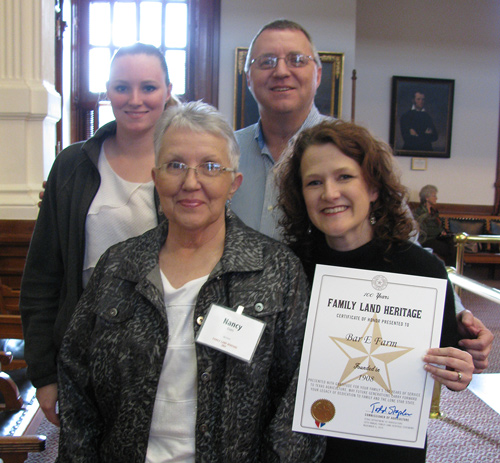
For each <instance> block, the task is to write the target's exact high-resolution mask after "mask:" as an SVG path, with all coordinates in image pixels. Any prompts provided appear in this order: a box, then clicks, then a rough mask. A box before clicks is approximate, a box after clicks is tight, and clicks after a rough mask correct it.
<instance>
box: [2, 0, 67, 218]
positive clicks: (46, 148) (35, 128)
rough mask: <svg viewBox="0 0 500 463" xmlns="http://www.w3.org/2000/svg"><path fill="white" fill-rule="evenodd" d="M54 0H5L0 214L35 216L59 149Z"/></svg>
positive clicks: (3, 18)
mask: <svg viewBox="0 0 500 463" xmlns="http://www.w3.org/2000/svg"><path fill="white" fill-rule="evenodd" d="M54 21H55V13H54V1H53V0H0V219H35V218H36V216H37V213H38V207H37V203H38V193H39V191H40V189H41V184H42V181H43V180H44V179H46V178H47V175H48V173H49V170H50V167H51V165H52V162H53V161H54V158H55V153H56V128H55V126H56V123H57V122H58V121H59V119H60V116H61V98H60V95H59V94H58V93H57V92H56V91H55V88H54V76H55V72H54V67H55V66H54V62H55V54H54V49H55V46H54V35H55V29H54Z"/></svg>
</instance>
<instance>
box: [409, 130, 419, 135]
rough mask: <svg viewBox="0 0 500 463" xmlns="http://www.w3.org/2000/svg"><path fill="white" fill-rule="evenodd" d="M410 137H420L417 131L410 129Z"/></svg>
mask: <svg viewBox="0 0 500 463" xmlns="http://www.w3.org/2000/svg"><path fill="white" fill-rule="evenodd" d="M410 135H411V136H412V137H418V133H417V131H416V130H415V129H410Z"/></svg>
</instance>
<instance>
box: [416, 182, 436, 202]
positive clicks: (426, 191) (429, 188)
mask: <svg viewBox="0 0 500 463" xmlns="http://www.w3.org/2000/svg"><path fill="white" fill-rule="evenodd" d="M437 192H438V189H437V188H436V187H435V186H434V185H425V186H424V187H422V189H421V190H420V193H419V194H418V195H419V197H420V202H421V203H425V202H426V201H427V198H429V197H430V196H432V195H433V194H435V193H437Z"/></svg>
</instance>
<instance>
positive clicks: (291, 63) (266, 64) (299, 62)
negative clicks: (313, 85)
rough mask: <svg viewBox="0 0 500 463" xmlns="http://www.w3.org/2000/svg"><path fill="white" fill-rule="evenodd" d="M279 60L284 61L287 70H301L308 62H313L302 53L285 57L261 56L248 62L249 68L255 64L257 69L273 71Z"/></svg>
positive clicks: (311, 58)
mask: <svg viewBox="0 0 500 463" xmlns="http://www.w3.org/2000/svg"><path fill="white" fill-rule="evenodd" d="M280 59H283V60H285V63H286V65H287V66H288V67H289V68H303V67H304V66H307V64H308V63H309V61H310V60H313V61H314V58H313V57H312V56H308V55H303V54H302V53H288V55H286V56H276V55H262V56H258V57H257V58H254V59H253V60H252V61H250V66H251V65H252V64H255V65H256V66H257V68H258V69H274V68H275V67H276V66H277V65H278V61H279V60H280Z"/></svg>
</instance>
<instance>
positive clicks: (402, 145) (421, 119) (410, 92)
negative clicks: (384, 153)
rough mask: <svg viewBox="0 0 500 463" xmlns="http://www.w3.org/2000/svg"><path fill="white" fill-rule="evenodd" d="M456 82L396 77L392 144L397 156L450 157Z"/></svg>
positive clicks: (393, 100) (391, 134)
mask: <svg viewBox="0 0 500 463" xmlns="http://www.w3.org/2000/svg"><path fill="white" fill-rule="evenodd" d="M454 87H455V81H454V80H451V79H432V78H424V77H403V76H393V78H392V99H391V123H390V127H391V130H390V144H391V146H392V148H393V149H394V153H395V154H396V155H398V156H418V157H429V158H449V157H450V147H451V126H452V119H453V95H454Z"/></svg>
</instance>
